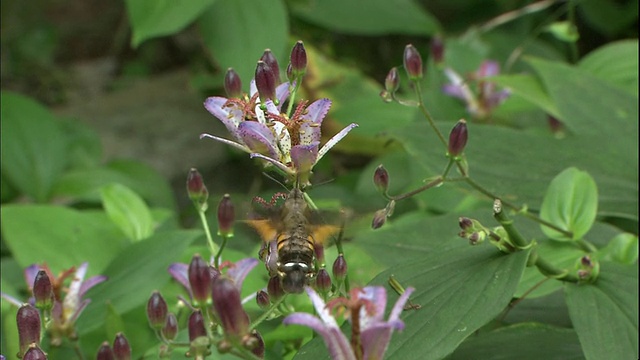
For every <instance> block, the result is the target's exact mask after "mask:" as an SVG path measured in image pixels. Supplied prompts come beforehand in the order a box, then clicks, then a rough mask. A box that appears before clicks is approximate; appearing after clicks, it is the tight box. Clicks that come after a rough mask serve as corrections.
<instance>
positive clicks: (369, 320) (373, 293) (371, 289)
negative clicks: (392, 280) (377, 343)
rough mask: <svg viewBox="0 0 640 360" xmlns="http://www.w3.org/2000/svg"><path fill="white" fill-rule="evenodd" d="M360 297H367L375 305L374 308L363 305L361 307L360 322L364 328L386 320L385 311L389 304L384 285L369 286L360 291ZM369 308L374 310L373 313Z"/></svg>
mask: <svg viewBox="0 0 640 360" xmlns="http://www.w3.org/2000/svg"><path fill="white" fill-rule="evenodd" d="M358 298H359V299H365V300H367V301H369V303H370V304H372V305H373V309H369V308H367V307H362V308H361V309H360V323H361V325H362V328H363V329H366V328H367V327H368V326H369V325H370V324H374V323H376V322H380V321H383V320H384V311H385V308H386V306H387V291H386V290H385V288H384V287H382V286H367V287H365V288H363V289H362V291H360V292H358ZM368 310H373V314H371V313H369V312H368Z"/></svg>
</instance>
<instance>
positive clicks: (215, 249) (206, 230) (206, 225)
mask: <svg viewBox="0 0 640 360" xmlns="http://www.w3.org/2000/svg"><path fill="white" fill-rule="evenodd" d="M198 215H199V216H200V222H201V223H202V228H203V229H204V234H205V236H206V237H207V244H208V245H209V251H210V252H211V255H213V254H216V253H217V252H218V245H216V244H215V243H214V242H213V237H211V230H210V229H209V223H208V222H207V218H206V217H205V215H204V211H200V210H198Z"/></svg>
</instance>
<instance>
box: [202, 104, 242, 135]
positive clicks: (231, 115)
mask: <svg viewBox="0 0 640 360" xmlns="http://www.w3.org/2000/svg"><path fill="white" fill-rule="evenodd" d="M227 101H228V99H227V98H223V97H219V96H212V97H209V98H207V99H206V100H205V101H204V107H205V109H207V111H209V112H210V113H211V114H212V115H213V116H215V117H217V118H218V120H220V121H221V122H222V123H223V124H224V126H225V127H226V128H227V130H228V131H229V133H230V134H231V135H232V136H233V137H234V138H235V139H236V140H240V134H238V126H239V125H240V123H241V122H242V121H243V120H244V118H243V114H242V110H240V109H238V107H237V106H236V105H235V104H231V105H229V106H223V105H224V104H226V103H227Z"/></svg>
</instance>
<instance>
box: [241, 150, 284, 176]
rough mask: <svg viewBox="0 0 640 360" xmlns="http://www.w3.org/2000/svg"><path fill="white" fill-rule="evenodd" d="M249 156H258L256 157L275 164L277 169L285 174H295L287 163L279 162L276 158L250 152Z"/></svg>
mask: <svg viewBox="0 0 640 360" xmlns="http://www.w3.org/2000/svg"><path fill="white" fill-rule="evenodd" d="M251 158H252V159H253V158H258V159H262V160H265V161H268V162H270V163H271V164H273V165H275V166H276V167H277V168H278V169H280V170H282V171H283V172H284V173H285V174H288V175H291V176H293V175H295V172H293V170H291V169H290V168H289V167H288V166H287V165H285V164H283V163H281V162H280V161H278V160H276V159H272V158H270V157H268V156H264V155H262V154H258V153H251Z"/></svg>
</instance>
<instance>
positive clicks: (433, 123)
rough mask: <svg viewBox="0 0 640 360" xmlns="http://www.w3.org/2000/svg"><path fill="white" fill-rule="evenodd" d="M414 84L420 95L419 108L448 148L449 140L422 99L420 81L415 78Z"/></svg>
mask: <svg viewBox="0 0 640 360" xmlns="http://www.w3.org/2000/svg"><path fill="white" fill-rule="evenodd" d="M413 85H414V88H415V90H416V95H417V96H418V108H419V109H420V111H421V112H422V114H423V115H424V117H425V118H427V121H428V122H429V125H431V128H433V131H435V133H436V135H438V138H439V139H440V142H441V143H442V145H444V148H445V149H446V148H447V140H445V138H444V136H443V135H442V133H441V132H440V129H438V127H436V122H435V121H434V120H433V117H432V116H431V113H429V110H427V107H426V106H425V105H424V101H423V100H422V90H421V88H420V83H419V82H418V80H415V81H414V82H413Z"/></svg>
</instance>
